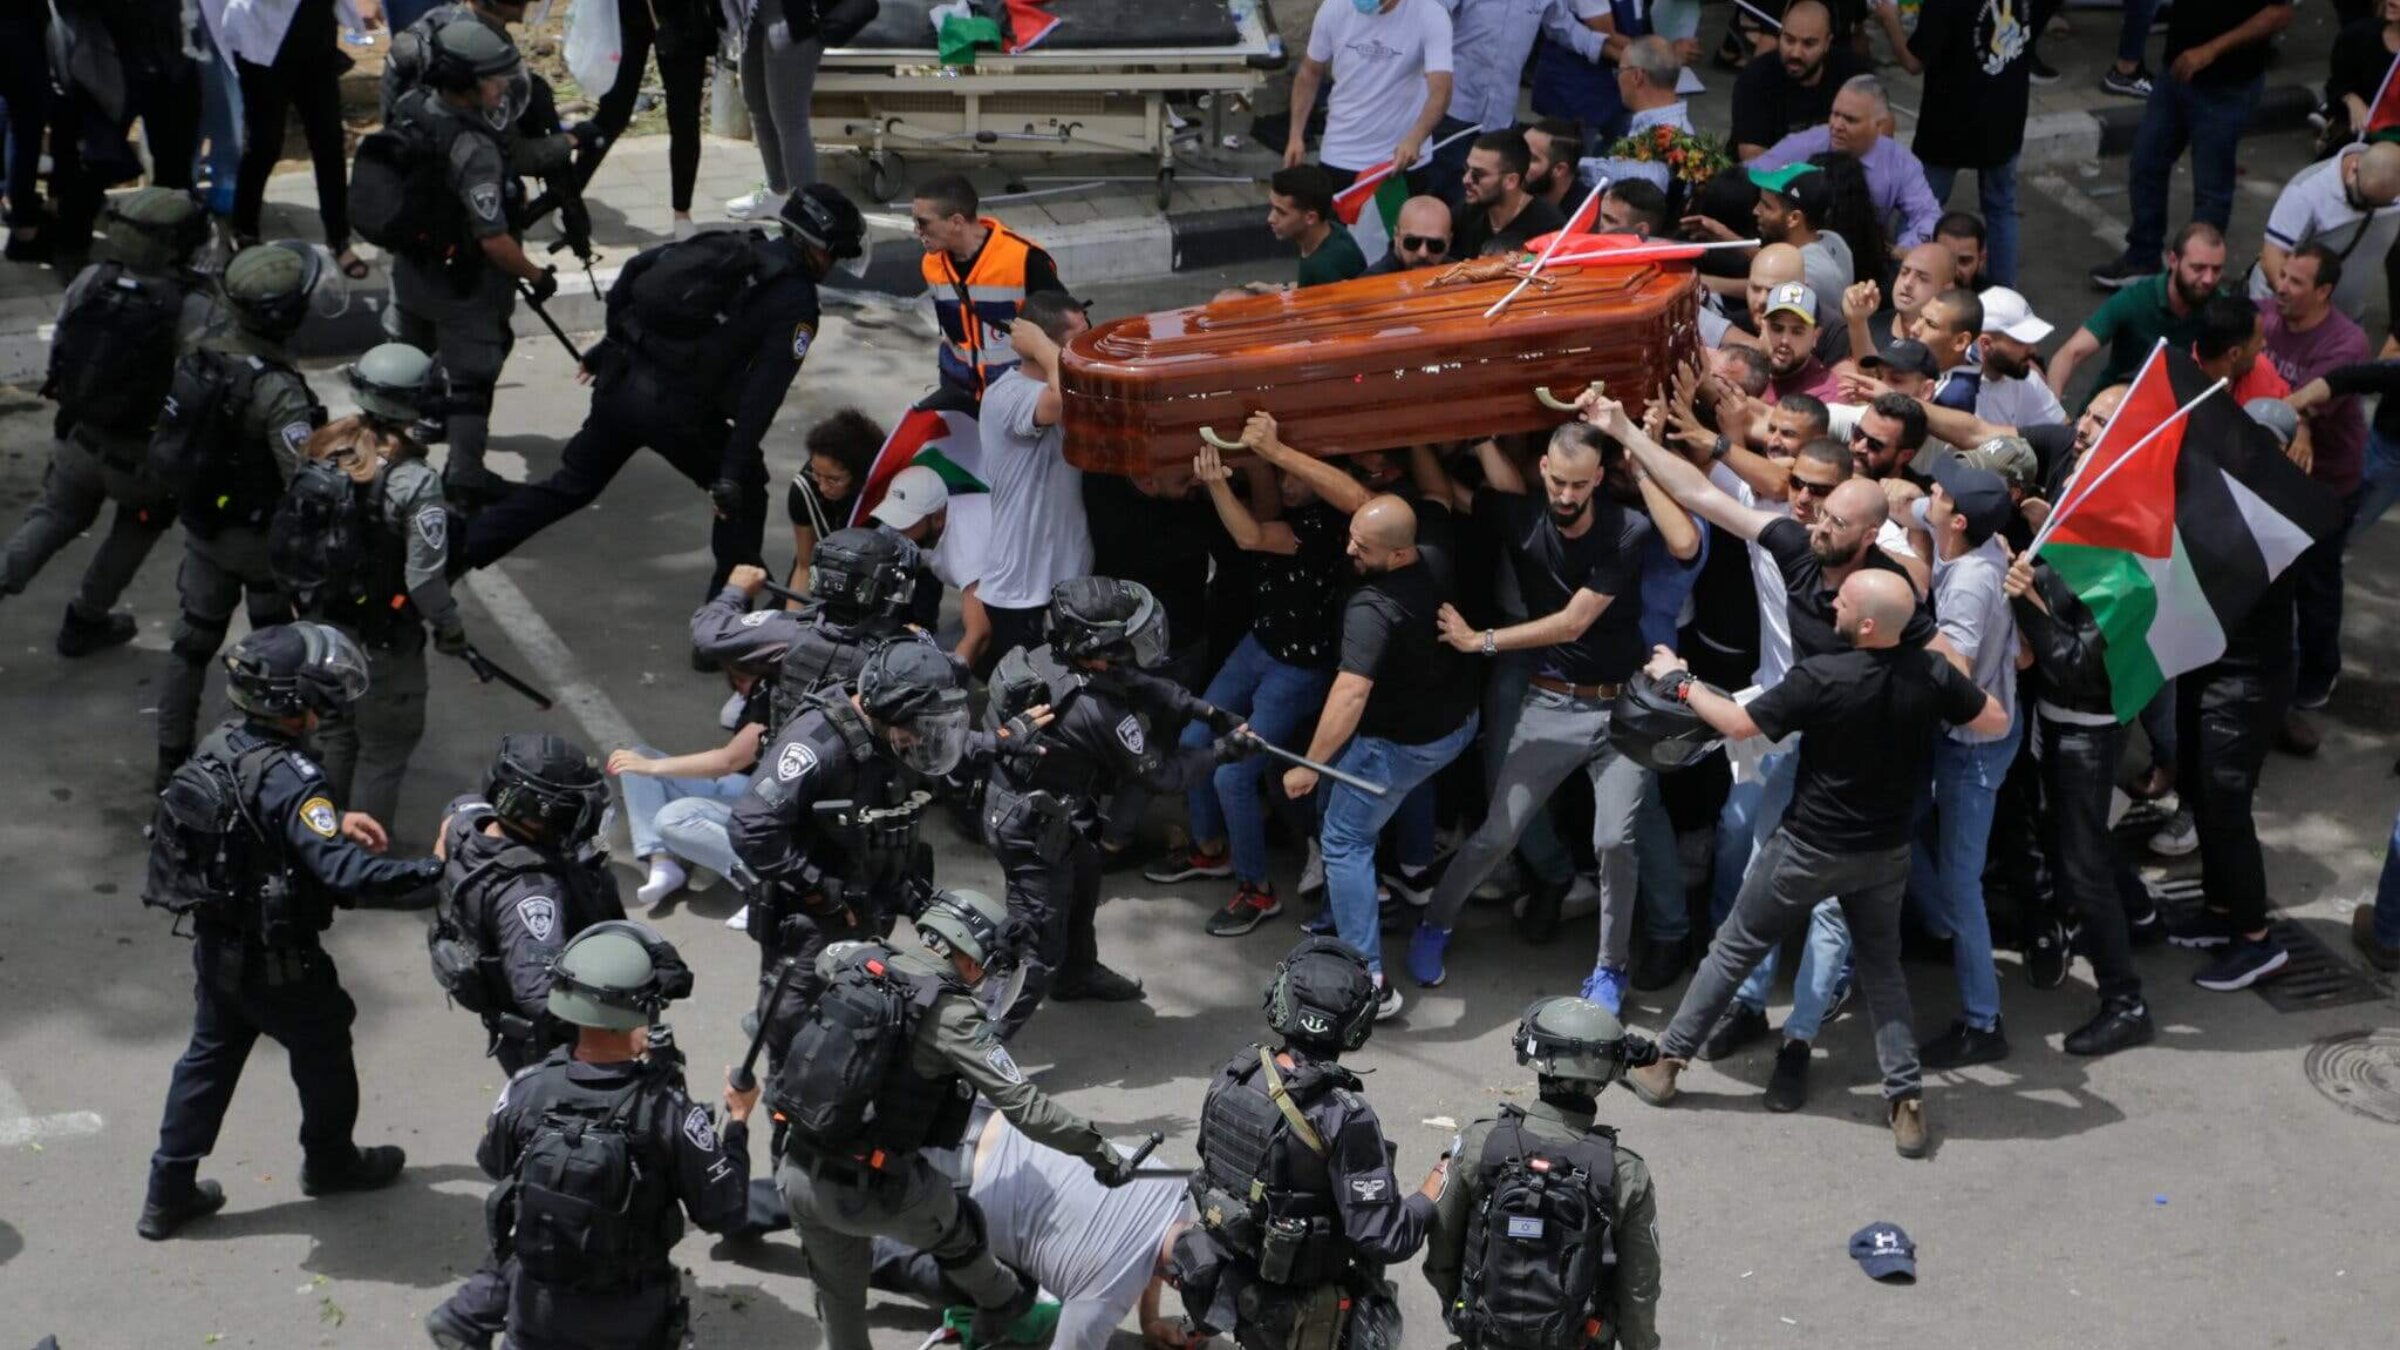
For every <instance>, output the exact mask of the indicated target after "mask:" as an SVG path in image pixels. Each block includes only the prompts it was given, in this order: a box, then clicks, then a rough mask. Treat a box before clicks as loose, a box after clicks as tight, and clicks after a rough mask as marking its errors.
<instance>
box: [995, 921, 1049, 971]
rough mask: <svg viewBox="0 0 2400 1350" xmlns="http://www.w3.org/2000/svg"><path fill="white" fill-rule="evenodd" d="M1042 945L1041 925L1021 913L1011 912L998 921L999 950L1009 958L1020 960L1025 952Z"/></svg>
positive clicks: (1023, 957)
mask: <svg viewBox="0 0 2400 1350" xmlns="http://www.w3.org/2000/svg"><path fill="white" fill-rule="evenodd" d="M1041 945H1042V926H1041V924H1039V923H1038V922H1036V921H1034V920H1033V919H1029V918H1027V917H1026V916H1024V915H1022V914H1011V915H1009V916H1008V917H1007V918H1006V919H1003V920H1001V922H1000V951H1001V952H1002V953H1005V954H1006V955H1007V957H1008V958H1009V959H1010V960H1015V961H1022V960H1024V959H1025V954H1026V953H1027V952H1030V951H1032V950H1034V949H1035V948H1037V947H1039V946H1041Z"/></svg>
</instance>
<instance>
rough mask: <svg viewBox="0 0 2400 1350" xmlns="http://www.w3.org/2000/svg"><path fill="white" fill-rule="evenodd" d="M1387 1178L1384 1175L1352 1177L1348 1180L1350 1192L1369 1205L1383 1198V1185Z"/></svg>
mask: <svg viewBox="0 0 2400 1350" xmlns="http://www.w3.org/2000/svg"><path fill="white" fill-rule="evenodd" d="M1387 1180H1388V1178H1385V1177H1354V1178H1352V1179H1351V1181H1350V1193H1351V1194H1352V1195H1355V1196H1357V1197H1358V1198H1359V1199H1360V1200H1363V1201H1365V1202H1366V1203H1368V1204H1370V1205H1371V1204H1373V1203H1375V1202H1376V1201H1378V1200H1381V1199H1382V1198H1383V1187H1384V1183H1385V1182H1386V1181H1387Z"/></svg>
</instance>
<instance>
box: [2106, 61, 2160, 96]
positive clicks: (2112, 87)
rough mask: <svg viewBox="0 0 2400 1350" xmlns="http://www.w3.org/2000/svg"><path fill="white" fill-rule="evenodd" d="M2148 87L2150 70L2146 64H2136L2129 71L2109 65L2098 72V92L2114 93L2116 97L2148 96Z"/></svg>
mask: <svg viewBox="0 0 2400 1350" xmlns="http://www.w3.org/2000/svg"><path fill="white" fill-rule="evenodd" d="M2150 89H2151V83H2150V70H2149V68H2148V67H2146V66H2138V65H2137V66H2135V67H2134V68H2133V69H2132V70H2131V71H2130V72H2128V71H2122V70H2119V69H2117V68H2116V67H2115V66H2110V67H2109V68H2108V69H2107V70H2105V71H2102V72H2101V73H2100V92H2101V93H2103V94H2115V95H2116V96H2117V97H2118V98H2148V97H2150Z"/></svg>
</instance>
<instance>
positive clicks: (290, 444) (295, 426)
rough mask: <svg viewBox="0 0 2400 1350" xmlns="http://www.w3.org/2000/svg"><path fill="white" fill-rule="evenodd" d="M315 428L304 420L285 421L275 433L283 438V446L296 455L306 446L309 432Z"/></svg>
mask: <svg viewBox="0 0 2400 1350" xmlns="http://www.w3.org/2000/svg"><path fill="white" fill-rule="evenodd" d="M315 430H316V428H315V427H312V426H310V425H309V424H308V423H306V422H286V423H284V424H283V430H281V431H279V432H277V433H276V434H277V435H279V436H281V437H282V438H283V448H284V449H286V450H289V451H291V452H292V453H293V454H295V455H296V454H299V453H300V452H301V451H302V450H303V449H305V448H307V446H308V437H309V434H310V433H311V432H313V431H315Z"/></svg>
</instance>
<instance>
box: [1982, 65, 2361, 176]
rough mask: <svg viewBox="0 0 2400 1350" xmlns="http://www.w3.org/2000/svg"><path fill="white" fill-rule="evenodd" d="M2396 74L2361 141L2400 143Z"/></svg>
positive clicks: (2359, 133) (2359, 132) (2359, 130)
mask: <svg viewBox="0 0 2400 1350" xmlns="http://www.w3.org/2000/svg"><path fill="white" fill-rule="evenodd" d="M2394 74H2400V56H2395V57H2393V58H2392V64H2391V66H2390V68H2389V69H2387V70H2385V71H2384V72H2383V83H2381V84H2379V85H2376V86H2375V98H2374V100H2373V101H2372V102H2370V103H2368V104H2367V124H2366V125H2365V126H2363V127H2360V128H2359V129H2358V136H2359V139H2360V140H2364V141H2400V80H2395V79H2393V78H2392V76H2393V75H2394ZM1976 181H1977V182H1981V181H1983V180H1981V179H1977V180H1976Z"/></svg>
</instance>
